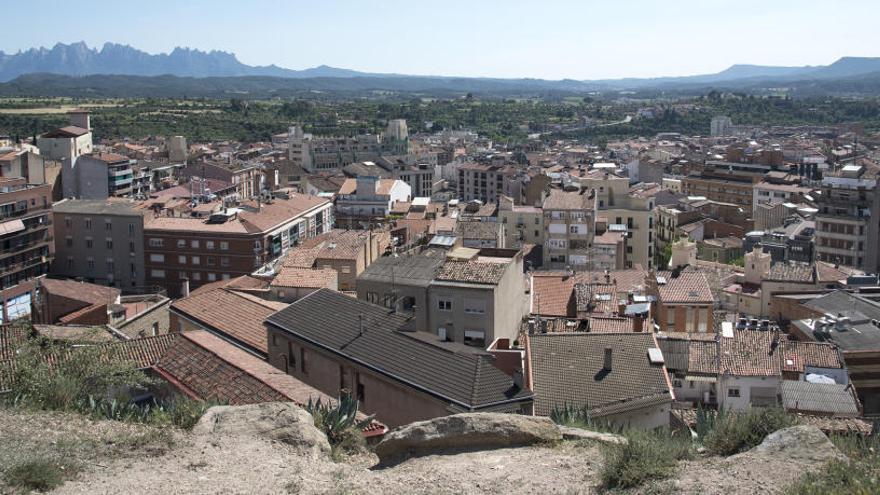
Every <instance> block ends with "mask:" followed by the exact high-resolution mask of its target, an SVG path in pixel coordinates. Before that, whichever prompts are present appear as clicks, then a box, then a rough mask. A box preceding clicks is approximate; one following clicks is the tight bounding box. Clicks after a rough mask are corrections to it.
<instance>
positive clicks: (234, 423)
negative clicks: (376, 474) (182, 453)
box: [193, 402, 330, 456]
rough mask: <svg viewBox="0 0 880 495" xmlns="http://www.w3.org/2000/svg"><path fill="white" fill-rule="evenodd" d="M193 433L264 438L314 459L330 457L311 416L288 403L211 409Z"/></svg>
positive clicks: (325, 443) (321, 434)
mask: <svg viewBox="0 0 880 495" xmlns="http://www.w3.org/2000/svg"><path fill="white" fill-rule="evenodd" d="M193 433H195V434H196V435H232V436H251V437H258V438H265V439H268V440H273V441H277V442H281V443H285V444H287V445H291V446H293V447H294V448H296V449H297V450H299V451H301V452H303V453H306V454H311V455H314V456H322V455H326V454H329V453H330V443H329V442H328V441H327V436H326V435H324V433H323V432H321V431H320V430H318V429H317V428H316V427H315V423H314V420H313V419H312V415H311V414H309V413H308V412H307V411H306V410H304V409H302V408H300V407H297V406H296V405H295V404H293V403H288V402H265V403H262V404H250V405H245V406H216V407H212V408H210V409H208V411H207V412H205V414H204V415H203V416H202V418H201V419H200V420H199V422H198V424H196V426H195V428H193Z"/></svg>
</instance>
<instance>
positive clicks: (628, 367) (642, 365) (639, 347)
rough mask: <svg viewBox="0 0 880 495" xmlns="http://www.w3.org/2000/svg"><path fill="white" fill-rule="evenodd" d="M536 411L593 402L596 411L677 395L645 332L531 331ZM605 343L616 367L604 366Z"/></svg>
mask: <svg viewBox="0 0 880 495" xmlns="http://www.w3.org/2000/svg"><path fill="white" fill-rule="evenodd" d="M530 347H531V363H532V376H533V380H534V390H535V414H537V415H539V416H548V415H550V413H551V412H552V411H553V409H554V407H564V406H565V405H571V406H574V407H583V406H586V407H588V408H589V409H590V410H591V412H592V414H593V416H594V417H602V416H608V415H611V414H615V413H620V412H625V411H628V410H633V409H638V408H643V407H647V406H652V405H658V404H663V403H668V402H671V401H672V392H671V391H670V389H669V384H668V381H667V379H666V376H665V373H664V370H663V366H659V365H652V364H651V363H650V361H649V360H648V349H649V348H652V347H655V343H654V339H653V337H652V335H651V334H646V333H616V334H613V333H570V334H562V333H560V334H546V335H533V336H531V337H530ZM605 348H611V349H612V365H611V370H610V371H606V370H603V366H604V353H605Z"/></svg>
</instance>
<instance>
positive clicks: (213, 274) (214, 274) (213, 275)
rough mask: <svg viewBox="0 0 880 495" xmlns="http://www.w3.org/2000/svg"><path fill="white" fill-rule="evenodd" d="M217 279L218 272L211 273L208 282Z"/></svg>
mask: <svg viewBox="0 0 880 495" xmlns="http://www.w3.org/2000/svg"><path fill="white" fill-rule="evenodd" d="M215 280H217V274H216V273H209V274H208V282H213V281H215Z"/></svg>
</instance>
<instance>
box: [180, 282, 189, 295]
mask: <svg viewBox="0 0 880 495" xmlns="http://www.w3.org/2000/svg"><path fill="white" fill-rule="evenodd" d="M188 295H189V279H188V278H185V279H183V282H181V284H180V297H187V296H188Z"/></svg>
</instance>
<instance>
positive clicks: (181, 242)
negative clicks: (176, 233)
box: [177, 239, 186, 248]
mask: <svg viewBox="0 0 880 495" xmlns="http://www.w3.org/2000/svg"><path fill="white" fill-rule="evenodd" d="M177 247H178V248H185V247H186V241H185V240H183V239H178V240H177Z"/></svg>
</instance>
